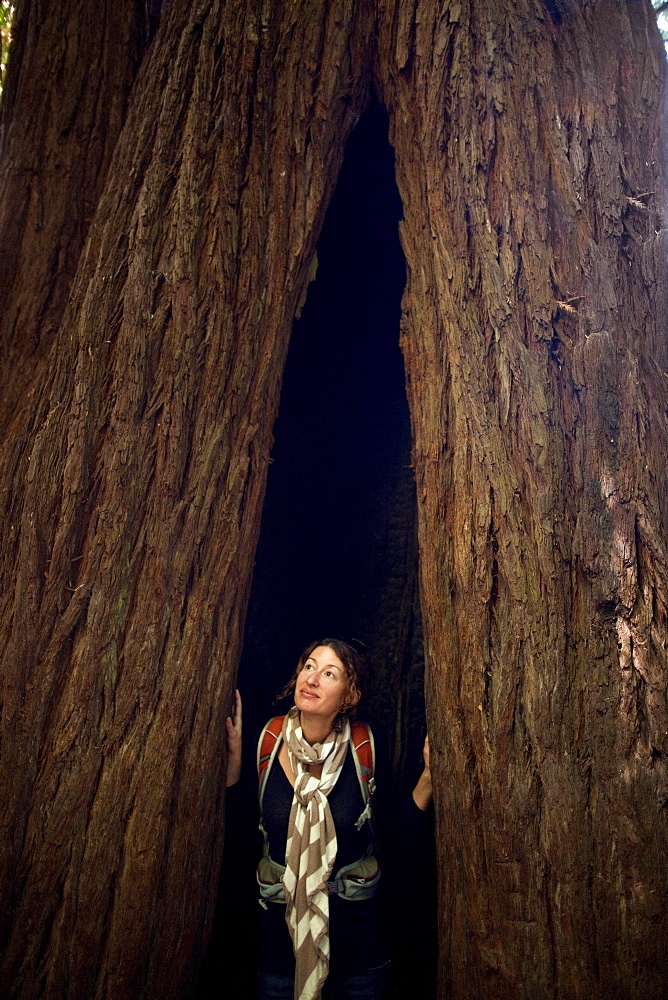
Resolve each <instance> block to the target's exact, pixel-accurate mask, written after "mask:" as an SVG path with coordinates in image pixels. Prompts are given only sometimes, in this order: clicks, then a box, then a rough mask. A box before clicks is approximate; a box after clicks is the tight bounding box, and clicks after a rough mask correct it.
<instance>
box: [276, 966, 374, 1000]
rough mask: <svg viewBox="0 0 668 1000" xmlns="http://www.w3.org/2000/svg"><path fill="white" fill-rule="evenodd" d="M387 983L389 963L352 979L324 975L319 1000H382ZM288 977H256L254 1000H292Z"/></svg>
mask: <svg viewBox="0 0 668 1000" xmlns="http://www.w3.org/2000/svg"><path fill="white" fill-rule="evenodd" d="M389 982H390V963H389V962H386V963H385V965H381V966H380V968H378V969H369V970H368V971H367V972H359V973H357V974H356V975H354V976H328V977H327V980H326V982H325V985H324V987H323V990H322V997H323V1000H385V998H386V996H387V993H388V987H389ZM294 988H295V986H294V979H293V978H292V976H274V975H272V974H271V973H269V972H262V971H261V972H260V973H259V975H258V991H257V996H258V1000H293V996H294Z"/></svg>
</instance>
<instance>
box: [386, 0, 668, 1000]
mask: <svg viewBox="0 0 668 1000" xmlns="http://www.w3.org/2000/svg"><path fill="white" fill-rule="evenodd" d="M398 6H399V14H398V15H397V18H398V21H397V23H399V19H400V17H401V13H402V12H403V11H405V8H404V7H403V5H398ZM551 8H552V12H553V13H552V14H550V13H549V11H548V9H547V5H542V4H537V3H529V2H527V3H519V4H494V5H492V4H475V3H462V4H459V3H457V4H450V5H448V8H447V10H446V11H445V12H442V11H438V12H436V11H434V12H433V14H432V15H431V16H430V15H429V14H426V13H425V12H424V11H422V12H421V15H420V16H419V17H417V16H415V15H413V13H412V12H411V11H410V10H409V11H408V16H407V17H406V18H405V19H404V21H403V22H402V23H403V27H402V30H401V31H397V32H396V33H394V34H391V33H390V31H389V30H387V31H386V32H385V33H384V35H383V53H384V60H385V61H384V63H382V65H384V66H387V70H382V71H381V74H380V75H381V77H382V80H383V82H385V80H387V78H388V76H389V79H390V83H389V86H386V87H385V88H384V90H383V96H384V97H385V100H386V102H387V103H388V106H389V107H390V114H391V120H392V122H393V128H392V139H393V142H394V144H395V147H396V151H397V178H398V183H399V188H400V193H401V196H402V200H403V203H404V212H405V217H406V218H405V222H404V223H403V225H402V239H403V244H404V249H405V253H406V259H407V265H408V272H409V284H408V288H407V290H406V295H405V322H404V328H403V334H402V342H403V347H404V351H405V355H406V367H407V372H408V384H409V395H410V404H411V410H412V414H413V425H414V436H415V467H416V470H417V474H418V505H419V529H420V556H421V585H422V610H423V616H424V627H425V642H426V653H427V666H428V670H429V677H430V680H429V690H430V703H431V712H430V728H431V731H432V746H433V747H434V748H435V758H436V767H437V773H438V780H437V787H438V796H437V818H438V844H439V850H440V859H439V862H440V863H439V868H440V875H441V879H442V884H441V907H440V912H441V919H442V923H441V939H442V943H443V947H444V953H443V956H442V972H443V975H444V978H445V984H446V985H447V995H448V996H452V997H462V998H463V997H474V996H475V997H496V998H500V997H513V998H519V997H525V998H527V1000H529V998H535V997H537V996H541V997H569V998H571V997H572V998H575V997H582V998H585V997H589V998H591V997H599V996H600V997H613V996H614V997H620V998H621V997H624V998H627V1000H628V998H631V997H641V996H653V997H657V998H658V997H659V996H660V995H661V994H662V992H663V990H664V988H665V982H666V973H667V970H668V956H667V954H666V944H665V937H664V936H663V935H662V934H661V932H660V919H661V913H662V912H664V911H665V906H666V903H667V902H668V899H667V895H666V893H667V885H666V875H665V867H664V866H663V864H662V862H661V857H662V856H665V851H666V846H667V844H666V838H667V832H668V831H667V825H666V810H665V803H666V774H667V772H666V764H667V762H668V756H667V753H668V719H667V716H666V680H667V672H666V652H665V650H666V638H667V636H666V599H667V590H666V583H667V579H666V550H665V540H666V537H667V536H666V499H665V498H666V495H667V494H666V471H665V462H664V460H663V457H662V456H663V455H664V454H665V448H666V431H667V427H666V417H665V412H666V411H665V401H666V375H665V373H666V371H667V367H666V347H667V343H666V333H665V318H664V317H665V308H664V301H665V300H664V297H665V256H664V242H665V241H664V233H665V230H661V226H662V212H663V208H664V205H663V191H664V169H665V167H664V163H663V150H664V135H663V120H664V113H663V110H662V108H663V103H662V102H663V85H664V78H665V75H664V74H665V59H664V55H663V52H662V50H661V45H660V40H659V38H658V37H657V33H656V32H655V31H654V25H653V15H652V12H651V10H650V9H649V5H641V4H631V5H628V7H625V6H624V5H616V4H609V3H595V4H588V5H580V4H559V5H556V4H555V5H551ZM559 11H560V12H561V15H559ZM387 23H388V25H389V22H387ZM649 38H651V40H652V41H651V44H648V39H649ZM406 39H410V40H411V43H410V44H408V45H406ZM386 74H387V75H386ZM416 105H417V107H416Z"/></svg>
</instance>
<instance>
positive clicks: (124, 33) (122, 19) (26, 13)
mask: <svg viewBox="0 0 668 1000" xmlns="http://www.w3.org/2000/svg"><path fill="white" fill-rule="evenodd" d="M150 28H151V24H150V19H149V4H137V3H134V2H133V0H118V2H112V3H100V2H95V3H92V2H91V0H77V2H75V3H72V2H68V0H59V2H55V3H54V2H51V3H49V4H47V5H46V6H44V5H43V4H38V3H36V2H35V0H19V2H18V3H17V5H16V13H15V16H14V25H13V42H12V56H11V59H10V63H9V67H8V70H7V79H6V84H5V89H4V93H3V102H2V112H1V116H0V150H1V152H2V160H1V161H0V246H2V254H0V289H2V310H1V311H0V434H2V435H4V433H5V430H6V426H7V423H8V422H9V421H11V419H12V417H13V415H14V411H15V408H16V407H17V405H19V406H20V405H21V402H22V396H23V394H24V393H26V392H27V391H28V387H29V385H30V382H31V377H32V373H33V372H34V370H35V367H36V365H37V364H38V363H39V361H40V359H42V358H44V357H45V356H46V354H48V351H49V348H50V346H51V343H52V339H53V336H54V334H55V331H56V330H57V328H58V324H59V323H60V320H61V318H62V314H63V310H64V308H65V304H66V302H67V295H68V290H69V286H70V282H71V280H72V278H73V276H74V272H75V270H76V266H77V262H78V260H79V254H80V253H81V249H82V247H83V242H84V239H85V237H86V233H87V232H88V227H89V225H90V221H91V219H92V217H93V214H94V212H95V209H96V208H97V203H98V200H99V197H100V194H101V192H102V187H103V185H104V180H105V177H106V174H107V170H108V167H109V163H110V161H111V156H112V153H113V151H114V147H115V145H116V140H117V138H118V135H119V133H120V129H121V126H122V124H123V121H124V118H125V114H126V109H127V102H128V96H129V93H130V88H131V86H132V82H133V80H134V77H135V74H136V72H137V69H138V67H139V63H140V61H141V57H142V55H143V52H144V49H145V47H146V45H147V43H148V38H149V31H150Z"/></svg>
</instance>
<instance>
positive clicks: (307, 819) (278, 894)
mask: <svg viewBox="0 0 668 1000" xmlns="http://www.w3.org/2000/svg"><path fill="white" fill-rule="evenodd" d="M360 660H361V658H360V656H359V654H358V653H357V652H356V651H355V650H354V649H353V648H352V647H351V646H350V645H348V643H345V642H343V641H341V640H338V639H322V640H319V641H317V642H313V643H311V644H310V645H309V646H307V648H306V649H305V650H304V652H303V653H302V655H301V657H300V659H299V662H298V664H297V669H296V671H295V674H294V676H293V678H292V680H291V682H290V684H289V685H288V687H287V688H286V691H285V693H286V694H288V693H291V692H294V705H293V707H292V708H291V709H290V711H289V712H288V714H287V715H286V716H285V717H284V718H283V719H282V720H277V722H278V726H276V725H274V726H273V729H274V731H275V733H276V739H277V743H276V745H275V747H274V748H273V751H272V753H271V755H270V757H269V759H268V760H267V759H266V758H263V759H262V761H261V765H260V766H261V767H262V766H265V767H267V770H266V772H265V773H264V774H263V775H262V779H263V780H262V786H261V787H262V791H261V816H262V821H261V822H262V829H263V831H264V834H265V854H264V858H263V860H262V862H261V863H260V865H259V867H258V883H259V885H260V892H261V895H262V897H263V901H264V906H265V912H264V914H263V922H262V931H261V948H260V971H259V997H260V1000H279V998H281V1000H292V998H293V997H294V998H295V1000H318V998H319V997H320V996H321V991H322V990H323V987H324V989H325V994H324V995H326V996H328V997H331V998H332V1000H352V998H360V1000H362V998H365V1000H381V998H382V997H384V996H385V993H386V990H387V979H388V965H389V962H388V954H387V946H386V942H385V938H384V934H383V921H382V913H381V910H380V905H379V899H378V895H377V887H378V879H379V871H378V864H377V861H376V860H375V854H374V838H373V833H372V830H371V826H370V822H369V821H368V820H369V816H370V809H369V808H368V807H367V802H366V798H367V795H366V794H365V788H364V783H363V781H362V779H361V777H360V770H361V769H360V767H359V759H357V762H356V756H357V754H358V751H356V750H355V749H353V748H352V747H351V726H350V716H351V714H352V713H353V712H354V709H355V706H356V705H357V703H358V702H359V699H360ZM239 726H240V712H239V711H238V708H237V711H236V713H235V720H234V721H233V720H232V719H229V720H228V739H229V744H230V749H231V750H232V753H231V756H230V759H231V760H236V759H237V757H238V756H239V755H238V754H237V752H236V748H237V746H238V747H239V748H240V730H239V732H238V733H237V728H238V727H239ZM270 728H271V724H269V726H268V727H267V728H265V730H264V732H263V736H262V737H261V741H260V742H261V744H262V742H263V739H264V740H266V739H267V737H266V734H267V732H268V731H269V729H270ZM364 729H365V731H366V732H368V727H364ZM356 731H359V724H358V725H357V727H356ZM237 737H238V738H237ZM270 742H271V741H270ZM425 763H426V766H425V770H424V772H423V774H422V776H421V778H420V781H419V782H418V785H417V786H416V789H415V791H414V793H413V800H414V802H415V804H416V805H418V806H419V808H421V809H426V808H427V806H428V804H429V802H430V800H431V777H430V772H429V768H428V759H427V758H426V757H425ZM267 765H268V766H267ZM235 767H236V765H233V770H234V768H235ZM330 955H331V961H330Z"/></svg>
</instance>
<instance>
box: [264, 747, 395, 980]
mask: <svg viewBox="0 0 668 1000" xmlns="http://www.w3.org/2000/svg"><path fill="white" fill-rule="evenodd" d="M293 795H294V792H293V788H292V785H291V784H290V782H289V781H288V778H287V776H286V774H285V772H284V771H283V768H282V767H281V765H280V762H279V760H278V756H276V757H275V758H274V762H273V765H272V767H271V770H270V772H269V777H268V778H267V784H266V786H265V789H264V797H263V801H262V822H263V824H264V828H265V830H266V831H267V836H268V838H269V853H270V855H271V857H272V858H273V859H274V861H278V862H279V863H280V864H285V844H286V840H287V834H288V821H289V819H290V809H291V807H292V799H293ZM328 800H329V807H330V809H331V811H332V818H333V820H334V825H335V827H336V841H337V855H336V859H335V861H334V866H333V868H332V877H334V876H335V875H336V873H337V872H338V871H339V869H340V868H343V867H344V866H345V865H350V864H353V862H355V861H357V860H358V859H359V858H361V857H363V855H364V854H366V852H367V850H368V849H369V846H370V843H371V833H370V830H369V824H368V823H364V824H363V826H362V829H361V830H359V831H358V830H357V829H356V828H355V822H356V820H357V819H358V818H359V816H360V813H361V812H362V811H363V809H364V800H363V798H362V791H361V789H360V786H359V781H358V778H357V772H356V770H355V760H354V758H353V753H352V751H351V750H350V749H349V752H348V753H347V754H346V758H345V760H344V762H343V767H342V768H341V774H340V775H339V778H338V781H337V782H336V784H335V785H334V788H333V789H332V790H331V792H330V794H329V796H328ZM385 938H386V935H385V929H384V927H383V915H382V908H381V905H380V898H379V896H378V895H376V896H374V897H373V898H372V899H364V900H349V899H341V897H340V896H330V897H329V940H330V972H331V973H333V974H334V973H336V974H340V975H353V974H355V973H357V972H362V971H364V970H365V969H373V968H377V967H378V966H379V965H383V963H384V962H386V961H387V958H388V953H387V945H386V940H385ZM260 967H261V968H262V969H263V970H264V971H265V972H272V973H274V974H275V975H284V976H292V975H294V967H295V964H294V955H293V951H292V940H291V938H290V932H289V930H288V925H287V923H286V920H285V906H284V905H280V904H278V903H267V910H266V912H265V913H264V914H263V917H262V925H261V930H260Z"/></svg>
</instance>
